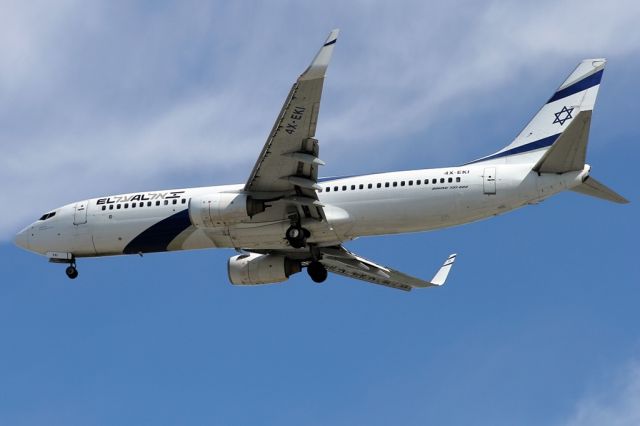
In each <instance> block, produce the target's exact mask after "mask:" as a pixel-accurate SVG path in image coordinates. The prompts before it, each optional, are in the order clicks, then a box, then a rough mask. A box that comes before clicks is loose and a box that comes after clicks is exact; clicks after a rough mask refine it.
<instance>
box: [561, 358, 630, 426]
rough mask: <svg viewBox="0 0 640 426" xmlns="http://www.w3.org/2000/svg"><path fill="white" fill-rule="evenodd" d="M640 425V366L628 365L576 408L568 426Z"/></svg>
mask: <svg viewBox="0 0 640 426" xmlns="http://www.w3.org/2000/svg"><path fill="white" fill-rule="evenodd" d="M639 424H640V365H639V364H637V363H634V364H631V365H629V366H628V367H627V368H626V369H624V370H623V374H621V375H620V376H619V377H616V378H615V379H613V380H612V381H611V383H609V384H607V385H605V386H600V387H599V390H598V391H596V392H592V393H591V394H589V395H587V396H585V397H584V398H583V399H582V400H580V401H579V402H578V403H577V404H576V408H575V412H574V413H573V414H572V416H571V418H570V419H568V420H567V421H566V422H565V423H564V425H565V426H592V425H593V426H601V425H607V426H636V425H639Z"/></svg>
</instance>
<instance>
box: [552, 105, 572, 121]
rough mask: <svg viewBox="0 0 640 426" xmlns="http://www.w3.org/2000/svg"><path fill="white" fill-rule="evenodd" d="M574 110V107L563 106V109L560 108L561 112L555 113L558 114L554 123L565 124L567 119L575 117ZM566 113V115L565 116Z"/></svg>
mask: <svg viewBox="0 0 640 426" xmlns="http://www.w3.org/2000/svg"><path fill="white" fill-rule="evenodd" d="M572 112H573V107H572V108H567V107H566V106H563V107H562V109H561V110H560V112H556V113H554V114H553V115H555V116H556V119H555V120H553V124H556V123H560V125H561V126H562V125H564V122H565V121H567V120H570V119H571V118H573V117H572V116H571V113H572ZM563 114H564V116H563Z"/></svg>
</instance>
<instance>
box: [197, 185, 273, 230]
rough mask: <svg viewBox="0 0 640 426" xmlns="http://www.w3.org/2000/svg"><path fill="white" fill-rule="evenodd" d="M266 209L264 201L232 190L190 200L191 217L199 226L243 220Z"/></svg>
mask: <svg viewBox="0 0 640 426" xmlns="http://www.w3.org/2000/svg"><path fill="white" fill-rule="evenodd" d="M264 210H265V205H264V202H262V201H259V200H255V199H253V198H252V197H250V196H248V195H245V194H237V193H232V192H214V193H212V194H206V195H201V196H198V197H193V198H191V200H190V201H189V218H190V219H191V223H192V224H193V225H194V226H195V227H197V228H213V227H219V226H225V225H230V224H234V223H238V222H242V221H243V220H249V219H251V217H252V216H254V215H256V214H258V213H262V212H263V211H264Z"/></svg>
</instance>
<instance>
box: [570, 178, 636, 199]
mask: <svg viewBox="0 0 640 426" xmlns="http://www.w3.org/2000/svg"><path fill="white" fill-rule="evenodd" d="M571 190H572V191H575V192H579V193H581V194H584V195H590V196H592V197H596V198H602V199H603V200H607V201H613V202H614V203H619V204H627V203H629V200H627V199H626V198H624V197H623V196H622V195H620V194H618V193H616V192H615V191H614V190H612V189H610V188H608V187H606V186H605V185H603V184H602V183H600V182H598V181H597V180H595V179H594V178H592V177H590V176H589V177H588V178H587V180H585V181H584V182H583V183H582V184H581V185H579V186H576V187H575V188H572V189H571Z"/></svg>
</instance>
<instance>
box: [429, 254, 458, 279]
mask: <svg viewBox="0 0 640 426" xmlns="http://www.w3.org/2000/svg"><path fill="white" fill-rule="evenodd" d="M457 256H458V254H457V253H452V254H450V255H449V257H447V260H445V261H444V263H443V264H442V266H441V267H440V269H439V270H438V272H436V275H435V276H434V277H433V279H432V280H431V284H433V285H436V286H442V285H444V283H445V282H446V281H447V277H448V276H449V272H450V271H451V267H452V266H453V264H454V262H455V261H456V257H457Z"/></svg>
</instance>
